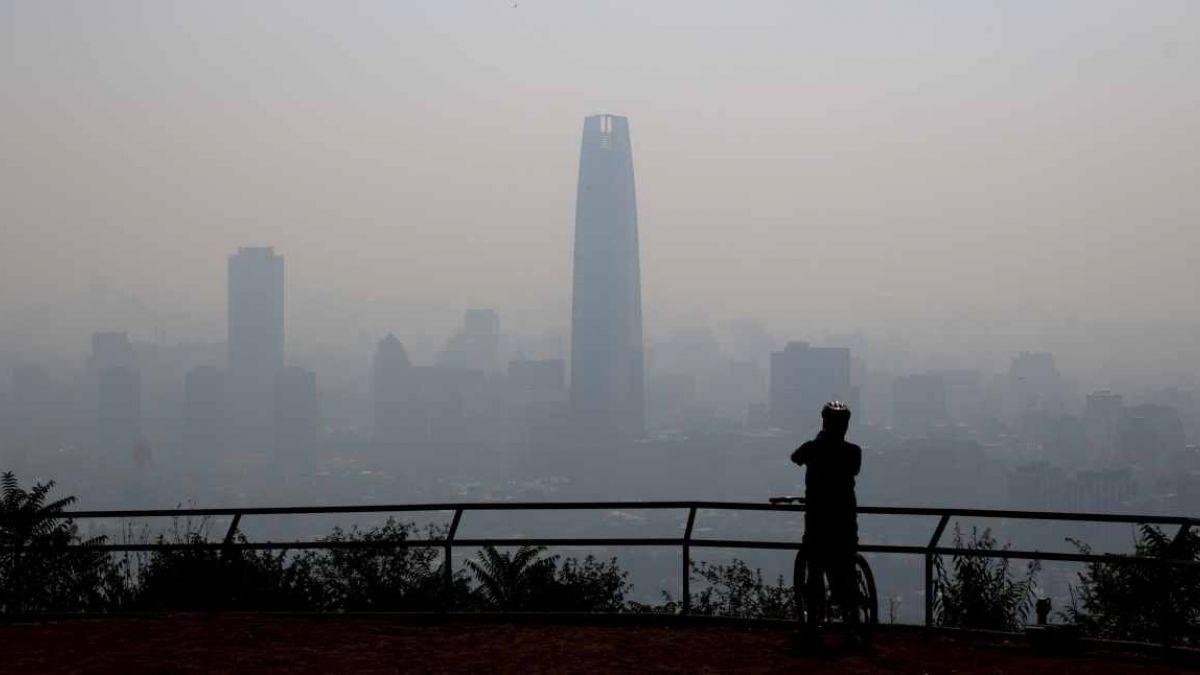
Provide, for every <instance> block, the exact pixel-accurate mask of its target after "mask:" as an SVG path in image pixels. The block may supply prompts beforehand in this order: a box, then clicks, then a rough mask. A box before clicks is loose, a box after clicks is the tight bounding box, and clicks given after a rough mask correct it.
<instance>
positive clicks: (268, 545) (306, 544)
mask: <svg viewBox="0 0 1200 675" xmlns="http://www.w3.org/2000/svg"><path fill="white" fill-rule="evenodd" d="M683 544H684V539H682V538H677V537H483V538H471V539H455V540H453V541H446V540H444V539H408V540H404V541H395V542H378V541H346V540H341V541H284V542H271V541H266V542H239V543H236V544H226V543H223V542H215V541H214V542H193V543H152V544H87V545H69V546H58V547H21V548H18V547H11V546H6V547H2V548H0V552H6V553H7V552H14V551H71V550H77V551H111V552H122V551H125V552H155V551H185V550H190V551H194V550H214V551H215V550H222V551H226V550H276V551H279V550H298V551H299V550H320V549H380V550H386V549H400V548H442V547H451V548H479V547H483V546H500V547H505V546H556V547H558V546H569V547H598V548H604V547H609V546H620V547H641V546H662V547H675V546H682V545H683ZM688 545H690V546H697V547H704V548H734V549H760V550H785V551H787V550H791V551H795V550H798V549H799V548H800V544H799V543H795V542H787V541H755V540H743V539H692V540H690V541H689V542H688ZM858 551H860V552H862V553H890V554H909V555H923V554H925V553H932V554H934V555H946V556H955V555H957V556H964V557H971V558H1013V559H1022V560H1050V561H1062V562H1084V563H1089V562H1102V563H1115V564H1152V565H1157V564H1164V565H1171V566H1180V567H1197V566H1200V561H1197V560H1179V559H1171V558H1154V557H1148V556H1131V555H1121V554H1095V553H1091V554H1088V553H1060V552H1055V551H1022V550H1011V549H960V548H952V547H940V548H934V549H928V548H926V547H924V546H900V545H891V544H863V545H860V546H859V547H858Z"/></svg>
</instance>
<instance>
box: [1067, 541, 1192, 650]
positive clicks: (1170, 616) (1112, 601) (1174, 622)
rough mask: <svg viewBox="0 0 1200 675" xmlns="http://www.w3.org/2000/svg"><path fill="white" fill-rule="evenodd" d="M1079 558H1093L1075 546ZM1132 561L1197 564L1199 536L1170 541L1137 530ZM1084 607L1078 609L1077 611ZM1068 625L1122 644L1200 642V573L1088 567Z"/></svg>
mask: <svg viewBox="0 0 1200 675" xmlns="http://www.w3.org/2000/svg"><path fill="white" fill-rule="evenodd" d="M1074 543H1075V546H1076V547H1077V548H1078V549H1079V550H1080V551H1081V552H1082V553H1087V554H1090V553H1091V549H1090V548H1089V547H1088V546H1087V545H1086V544H1083V543H1080V542H1074ZM1134 554H1135V555H1136V556H1141V557H1147V558H1175V559H1181V560H1191V561H1200V534H1198V533H1196V532H1195V531H1192V530H1189V531H1187V532H1185V533H1184V534H1183V536H1182V537H1180V538H1178V539H1177V540H1172V539H1171V538H1170V537H1169V536H1167V535H1166V534H1165V533H1164V532H1163V531H1162V530H1160V529H1158V528H1156V527H1152V526H1150V525H1143V526H1142V527H1141V530H1140V533H1139V537H1138V540H1137V542H1136V544H1135V552H1134ZM1081 605H1082V607H1081ZM1065 615H1066V617H1067V618H1068V619H1069V620H1072V621H1074V622H1075V623H1077V624H1079V625H1080V626H1081V627H1082V628H1083V629H1084V630H1085V631H1087V632H1088V633H1091V634H1093V635H1095V636H1097V637H1103V638H1111V639H1123V640H1161V641H1164V642H1168V641H1171V640H1172V639H1173V638H1175V637H1179V638H1181V639H1183V640H1184V641H1185V642H1188V643H1191V644H1195V643H1197V642H1198V641H1200V569H1197V568H1196V567H1171V566H1167V565H1157V564H1137V563H1123V564H1122V563H1108V562H1094V563H1089V564H1088V565H1087V567H1086V568H1085V569H1084V571H1083V572H1082V573H1080V575H1079V586H1078V587H1076V588H1075V589H1073V590H1072V603H1071V606H1070V607H1068V609H1067V611H1066V612H1065Z"/></svg>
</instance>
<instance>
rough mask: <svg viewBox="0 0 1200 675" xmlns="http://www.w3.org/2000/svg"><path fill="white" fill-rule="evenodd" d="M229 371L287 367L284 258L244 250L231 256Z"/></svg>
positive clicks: (268, 251)
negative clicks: (284, 321) (284, 352)
mask: <svg viewBox="0 0 1200 675" xmlns="http://www.w3.org/2000/svg"><path fill="white" fill-rule="evenodd" d="M228 290H229V370H230V371H231V372H232V373H233V374H238V373H250V372H265V373H269V374H270V375H271V376H272V377H273V376H274V375H275V371H277V370H279V369H280V368H282V367H283V256H280V255H276V254H275V249H274V248H272V247H270V246H266V247H246V246H244V247H242V248H239V249H238V252H237V253H235V254H234V255H231V256H229V289H228Z"/></svg>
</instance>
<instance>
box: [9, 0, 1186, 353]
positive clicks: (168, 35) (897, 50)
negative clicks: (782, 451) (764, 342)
mask: <svg viewBox="0 0 1200 675" xmlns="http://www.w3.org/2000/svg"><path fill="white" fill-rule="evenodd" d="M0 21H3V24H4V29H5V35H6V36H7V40H6V42H7V43H8V44H9V49H8V50H7V53H8V56H9V58H7V59H5V60H4V63H3V65H2V66H0V69H2V76H3V81H4V86H3V90H2V94H0V95H2V97H3V98H2V100H0V139H2V143H3V147H4V148H5V151H4V161H3V163H2V165H0V167H2V168H0V186H2V187H0V191H2V192H0V202H2V204H3V213H2V215H0V222H2V225H0V270H2V272H0V274H2V275H3V277H2V278H0V311H2V312H3V314H2V315H3V317H4V320H3V321H2V322H0V324H2V325H0V331H2V335H0V341H2V342H3V348H4V349H5V350H6V351H8V352H10V353H21V354H34V355H36V354H48V353H49V354H58V353H66V352H68V351H69V352H76V351H78V350H79V349H81V348H82V347H83V346H84V345H85V344H86V339H87V335H88V334H89V333H90V332H91V331H92V330H100V329H120V330H128V331H130V332H131V333H132V334H135V335H138V336H142V337H145V338H147V339H150V338H154V339H158V338H162V337H165V338H167V339H168V340H185V339H190V338H197V339H211V340H218V339H222V338H223V334H224V322H223V319H224V316H223V313H224V288H223V280H224V271H225V267H224V266H225V259H226V256H227V255H228V254H229V253H230V252H232V251H233V250H235V249H236V248H237V247H238V246H240V245H272V246H275V247H276V249H277V250H278V251H280V252H281V253H282V254H283V255H285V256H286V258H287V261H288V293H289V304H288V326H289V330H288V342H289V349H290V350H292V349H296V350H299V351H300V352H311V351H314V350H321V349H338V350H341V349H354V350H357V351H360V352H365V350H367V349H368V348H369V347H370V345H372V344H373V342H374V340H375V339H377V338H378V336H379V335H380V334H381V332H382V331H386V330H396V331H398V332H399V334H400V335H401V337H402V338H405V339H406V342H410V343H412V344H411V345H410V350H414V349H415V350H416V351H417V353H419V354H420V353H422V350H424V352H425V353H427V354H432V353H433V351H435V350H436V348H437V346H438V345H439V344H440V341H441V339H442V336H443V335H444V334H446V333H447V332H449V331H450V330H452V328H453V326H454V324H455V323H456V322H457V321H458V319H459V317H460V315H461V312H462V310H463V309H464V308H467V307H474V306H487V307H495V308H497V309H499V310H500V311H501V312H502V313H503V314H504V316H505V319H506V327H507V328H512V329H514V330H520V331H522V332H526V333H539V332H542V331H552V332H557V333H562V332H564V331H565V330H566V327H567V325H568V317H569V307H570V296H569V289H570V274H571V270H570V251H571V242H570V237H571V229H572V227H571V226H572V215H573V208H574V187H575V178H576V167H577V161H578V156H577V152H578V139H579V130H580V120H581V118H582V117H583V116H585V115H588V114H593V113H597V112H613V113H618V114H622V115H627V116H628V117H629V118H630V120H631V126H632V135H633V142H634V145H635V165H636V172H637V180H638V202H639V209H640V214H639V215H640V220H641V223H642V228H641V239H642V241H641V243H642V268H643V296H644V302H645V315H646V326H647V334H648V336H649V335H656V334H663V333H666V332H669V331H670V330H673V329H674V328H677V327H688V326H696V325H701V324H711V325H714V326H720V325H723V324H725V323H726V322H728V321H730V320H735V319H739V318H742V317H752V318H754V319H757V320H760V321H763V322H765V323H766V325H767V326H768V327H769V329H770V331H771V333H772V334H773V335H777V336H780V337H781V338H783V337H789V336H790V337H801V338H806V339H817V340H820V339H821V337H822V335H824V334H825V333H846V332H851V331H865V332H866V333H867V334H870V335H872V336H888V337H889V338H890V339H893V340H898V341H900V342H901V343H903V345H905V346H904V347H903V349H904V350H905V351H906V353H912V354H914V356H912V360H913V361H914V362H915V363H918V364H922V363H924V362H925V361H929V360H934V361H937V360H939V359H940V360H941V361H942V362H944V363H942V364H940V365H963V362H965V361H968V360H969V361H971V362H972V365H973V364H974V362H975V361H979V360H983V362H984V363H986V364H987V365H989V366H994V367H997V368H1002V367H1004V364H1006V363H1007V361H1008V359H1009V358H1010V357H1011V354H1012V352H1013V351H1015V350H1018V349H1023V348H1048V349H1054V350H1056V352H1057V353H1058V357H1059V361H1060V363H1061V364H1064V365H1066V366H1068V367H1072V368H1089V369H1090V368H1100V367H1107V368H1110V369H1117V370H1121V369H1125V370H1145V371H1156V372H1168V371H1178V370H1179V369H1181V368H1184V367H1190V368H1193V369H1194V366H1195V364H1196V363H1197V361H1198V358H1197V347H1196V343H1197V340H1196V337H1197V335H1198V333H1200V331H1197V328H1196V326H1197V324H1196V321H1195V319H1194V317H1195V314H1196V310H1197V301H1196V294H1195V292H1194V286H1195V279H1196V271H1195V265H1196V260H1197V258H1196V253H1195V252H1196V250H1197V249H1198V244H1200V234H1198V229H1197V228H1196V223H1197V217H1198V216H1200V195H1198V194H1197V191H1196V189H1195V183H1196V177H1197V176H1198V175H1200V147H1198V145H1200V144H1198V143H1197V138H1198V135H1197V132H1198V131H1200V115H1198V114H1197V112H1198V110H1200V105H1198V104H1200V86H1197V80H1196V73H1197V72H1200V43H1198V41H1197V37H1196V36H1197V35H1200V7H1198V6H1197V5H1196V4H1195V3H1191V2H1186V1H1180V2H1170V1H1162V2H1153V3H1145V2H1108V1H1104V2H1101V1H1088V2H1068V3H1038V2H1029V3H1026V2H1011V3H984V2H974V3H963V2H950V1H946V2H930V3H919V4H916V3H911V4H910V3H895V4H893V3H860V2H849V3H802V2H795V1H794V0H788V1H786V2H782V1H781V2H773V1H764V2H754V3H731V2H697V1H694V0H689V1H686V2H684V1H679V2H653V3H646V2H611V3H596V2H579V3H576V2H557V1H556V2H549V1H546V0H521V2H519V3H516V6H514V3H512V2H509V1H508V0H503V1H490V0H489V1H479V2H450V1H443V0H440V1H438V2H360V3H326V2H254V3H240V2H236V3H235V2H165V1H161V0H154V1H147V2H126V1H113V2H103V3H100V2H36V1H28V2H11V1H5V2H4V3H3V14H2V17H0ZM1141 340H1147V342H1139V341H1141ZM422 344H424V345H426V346H425V347H421V345H422ZM1139 345H1141V346H1142V347H1145V348H1147V350H1146V351H1149V352H1150V353H1149V354H1148V353H1146V351H1143V350H1142V349H1139ZM935 351H936V352H937V353H939V354H941V355H942V356H940V357H933V356H930V354H932V353H934V352H935ZM935 365H938V364H935Z"/></svg>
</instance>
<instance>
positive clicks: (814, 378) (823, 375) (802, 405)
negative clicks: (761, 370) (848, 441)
mask: <svg viewBox="0 0 1200 675" xmlns="http://www.w3.org/2000/svg"><path fill="white" fill-rule="evenodd" d="M856 398H857V396H856V395H855V391H854V390H853V389H852V388H851V386H850V350H849V349H847V348H845V347H813V346H810V345H809V344H808V343H807V342H789V343H788V344H787V346H786V347H784V350H783V351H781V352H772V353H771V400H770V406H771V410H770V420H771V426H774V427H779V428H781V429H788V430H791V431H803V432H807V431H811V430H815V429H817V428H818V427H820V425H821V407H822V406H823V405H825V403H826V402H827V401H831V400H840V401H844V402H847V403H849V404H850V407H851V409H852V410H853V408H855V407H857V400H856Z"/></svg>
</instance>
